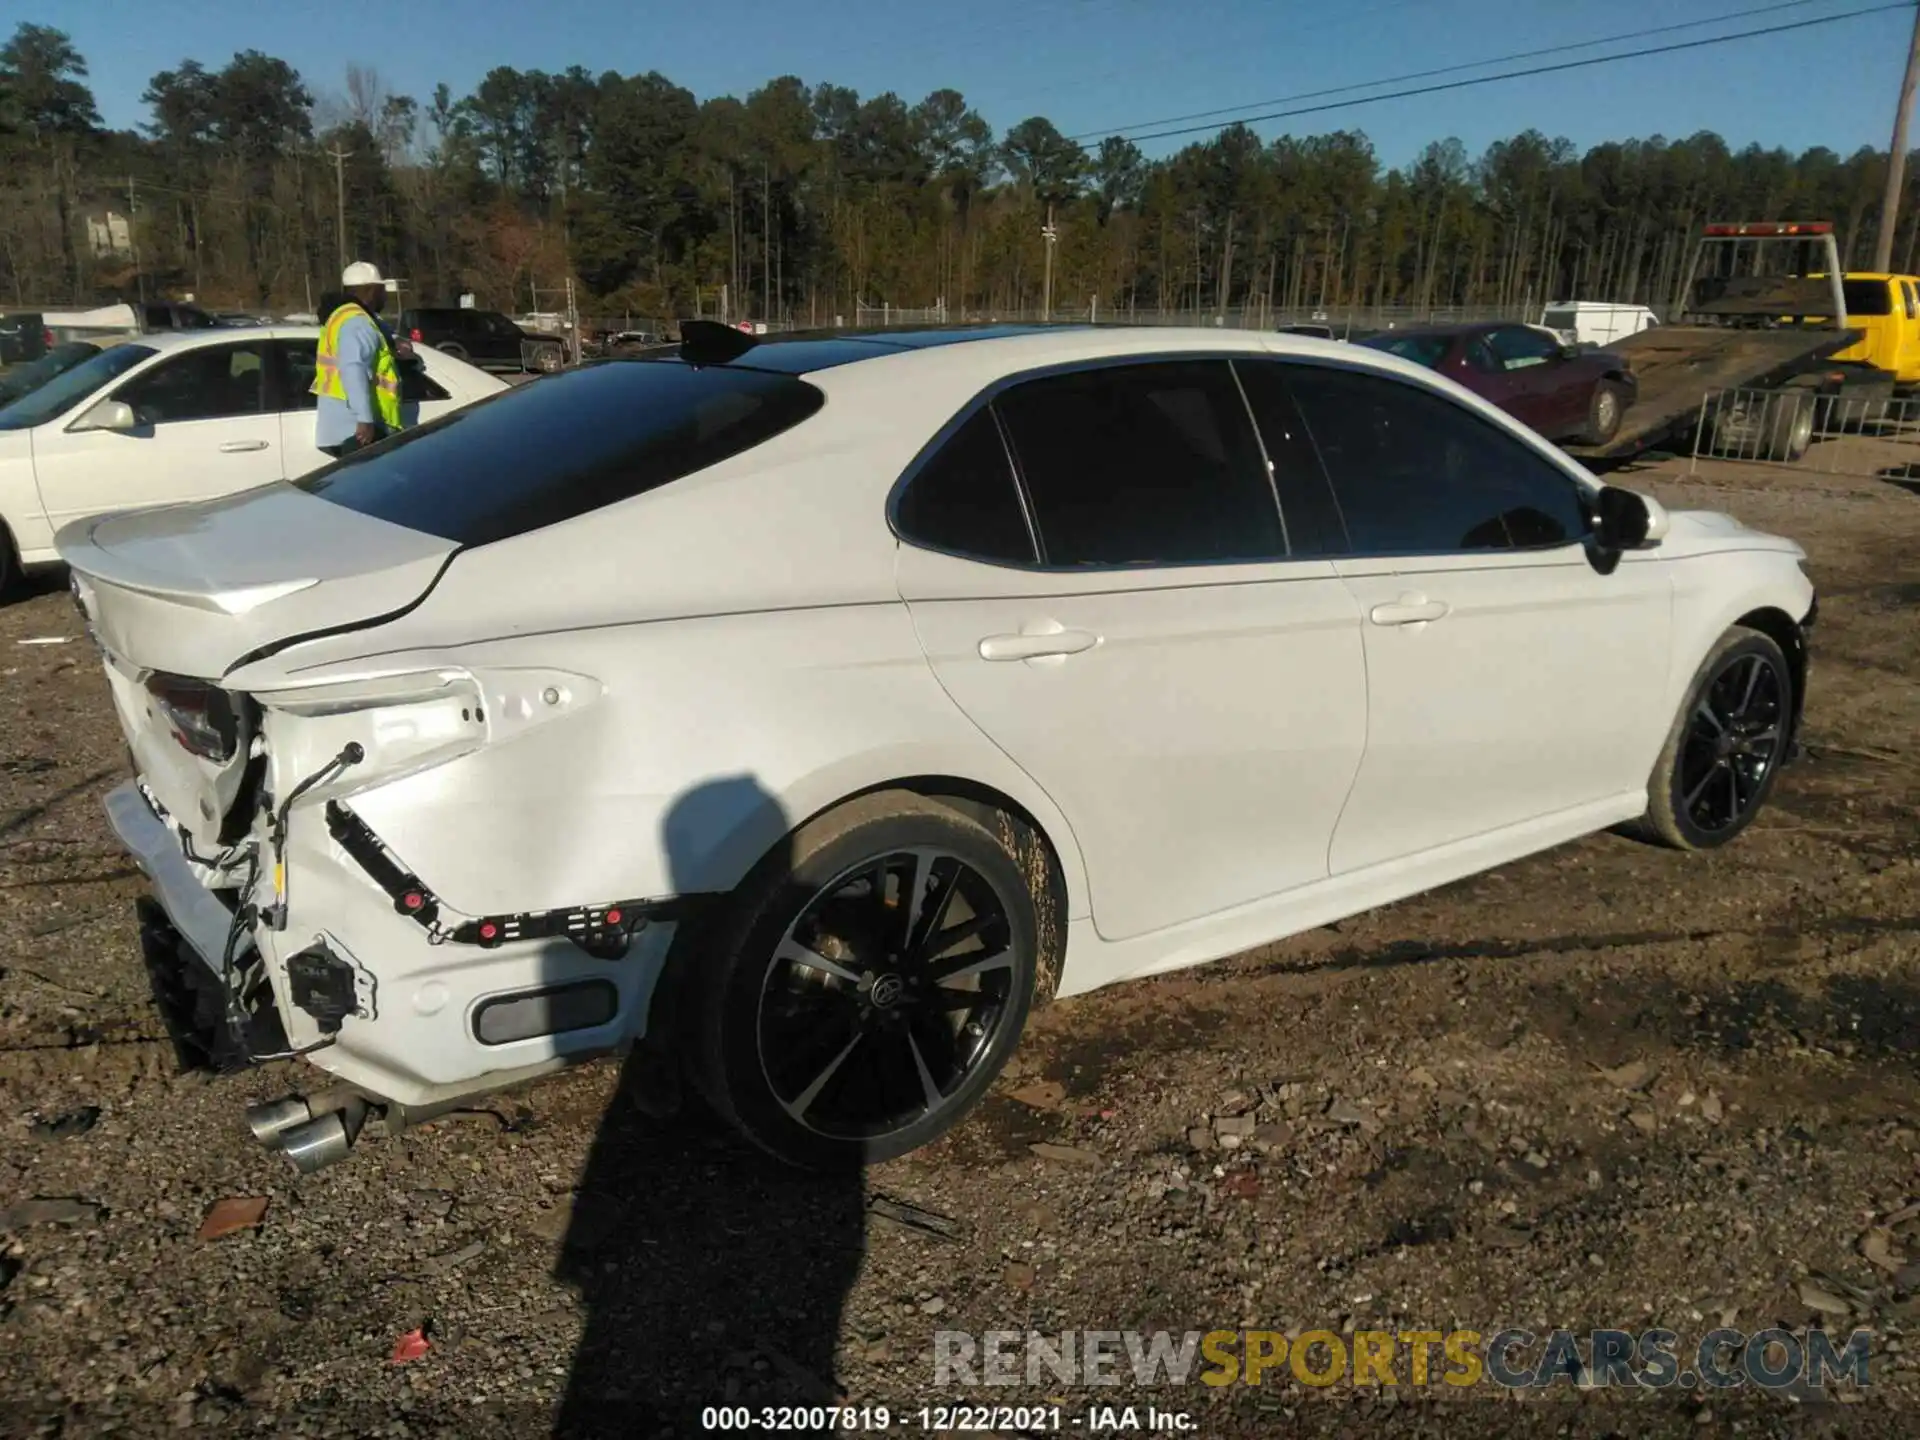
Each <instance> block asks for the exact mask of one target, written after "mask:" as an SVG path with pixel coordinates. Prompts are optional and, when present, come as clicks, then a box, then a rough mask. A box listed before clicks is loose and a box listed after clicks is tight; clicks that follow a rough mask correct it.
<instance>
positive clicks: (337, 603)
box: [54, 484, 458, 681]
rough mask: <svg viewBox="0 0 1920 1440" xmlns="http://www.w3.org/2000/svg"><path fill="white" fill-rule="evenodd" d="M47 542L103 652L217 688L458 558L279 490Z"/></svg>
mask: <svg viewBox="0 0 1920 1440" xmlns="http://www.w3.org/2000/svg"><path fill="white" fill-rule="evenodd" d="M54 543H55V545H56V547H57V548H58V549H59V551H60V558H61V559H62V560H65V561H66V562H67V564H68V566H69V567H71V569H72V570H73V572H74V576H75V589H76V591H78V592H79V595H80V599H81V604H82V608H84V609H85V610H86V612H87V618H88V620H89V621H90V623H91V625H92V627H93V634H94V638H95V639H96V640H97V641H99V643H100V645H101V646H102V647H103V648H104V649H106V650H107V651H108V652H109V653H111V654H113V655H116V656H118V657H119V658H120V659H122V660H126V661H130V662H132V663H133V664H134V665H136V666H139V667H140V668H142V669H147V670H163V671H166V672H168V673H169V674H174V675H187V676H192V677H194V678H196V679H201V680H214V681H217V680H218V679H219V678H220V677H221V676H222V675H224V674H226V673H227V672H228V671H229V670H231V669H233V668H234V666H235V665H236V664H237V663H238V662H239V661H240V660H242V659H243V658H245V657H246V656H248V655H250V654H252V653H253V652H255V651H257V650H259V649H262V648H263V647H266V646H271V645H274V644H276V643H279V642H284V641H287V640H291V639H294V638H297V637H299V636H302V635H308V634H312V633H313V632H315V631H321V630H326V631H334V630H342V629H352V628H354V627H355V626H358V625H365V624H369V623H371V622H373V621H375V620H378V619H380V618H381V617H383V616H386V615H391V614H392V613H394V612H395V611H397V610H402V609H405V608H406V607H407V606H409V605H412V604H414V603H416V602H417V601H419V600H420V599H421V598H422V597H423V596H424V595H425V594H426V593H427V592H428V591H429V590H431V589H432V588H433V583H434V581H435V580H436V579H438V578H439V575H440V572H441V570H442V569H443V568H445V565H446V562H447V560H448V558H449V557H451V556H452V554H453V552H454V550H455V549H457V548H458V547H457V546H456V545H455V544H454V543H453V542H452V541H450V540H443V539H441V538H440V537H438V536H436V535H428V534H425V533H423V532H421V531H418V530H410V529H407V528H406V527H404V526H400V525H393V524H389V523H388V522H387V521H384V520H376V519H374V518H372V517H370V516H367V515H362V514H360V513H359V512H357V511H353V510H348V509H347V508H346V507H344V506H341V505H335V504H333V503H332V502H331V501H328V500H322V499H320V498H318V497H317V496H313V495H309V494H307V493H305V492H304V491H301V490H298V489H295V488H294V487H293V486H291V485H286V484H276V485H268V486H264V487H262V488H260V489H258V490H248V491H243V492H242V493H241V494H238V495H229V496H224V497H222V498H220V499H217V500H206V501H200V502H197V503H194V504H190V505H169V506H165V507H163V508H161V509H157V510H145V511H135V512H131V513H122V514H115V515H103V516H96V517H94V518H92V519H89V520H78V521H75V522H74V523H73V524H71V525H68V526H66V527H65V528H64V529H62V530H61V531H60V533H59V535H58V536H56V537H55V541H54Z"/></svg>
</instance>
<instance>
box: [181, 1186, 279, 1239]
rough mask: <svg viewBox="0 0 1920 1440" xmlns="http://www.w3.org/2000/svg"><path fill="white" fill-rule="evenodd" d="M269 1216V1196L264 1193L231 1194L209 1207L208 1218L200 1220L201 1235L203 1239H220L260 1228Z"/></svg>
mask: <svg viewBox="0 0 1920 1440" xmlns="http://www.w3.org/2000/svg"><path fill="white" fill-rule="evenodd" d="M266 1218H267V1197H266V1196H264V1195H229V1196H227V1197H225V1198H224V1199H220V1200H216V1201H214V1202H213V1204H212V1205H210V1206H208V1207H207V1214H206V1218H205V1219H203V1220H202V1221H201V1222H200V1231H199V1237H198V1238H200V1239H202V1240H220V1239H224V1238H225V1237H226V1236H228V1235H233V1234H237V1233H238V1232H240V1231H242V1230H253V1229H256V1228H258V1226H259V1224H260V1222H261V1221H263V1220H265V1219H266Z"/></svg>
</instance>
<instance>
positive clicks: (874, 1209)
mask: <svg viewBox="0 0 1920 1440" xmlns="http://www.w3.org/2000/svg"><path fill="white" fill-rule="evenodd" d="M867 1213H868V1214H869V1215H877V1216H878V1217H879V1218H880V1219H882V1220H890V1221H892V1222H893V1223H894V1224H895V1225H903V1226H905V1227H906V1228H907V1229H909V1230H915V1231H918V1232H919V1233H920V1234H922V1235H933V1236H936V1237H938V1238H939V1239H941V1240H959V1239H962V1238H964V1237H965V1235H966V1228H967V1227H966V1226H965V1225H963V1224H962V1223H961V1222H960V1221H958V1220H955V1219H954V1218H953V1217H952V1216H951V1215H942V1214H939V1213H938V1212H937V1211H933V1210H927V1209H924V1208H922V1207H921V1206H918V1205H910V1204H908V1203H907V1202H906V1201H904V1200H894V1199H891V1198H889V1197H888V1196H885V1195H878V1194H876V1195H869V1196H868V1197H867Z"/></svg>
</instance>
